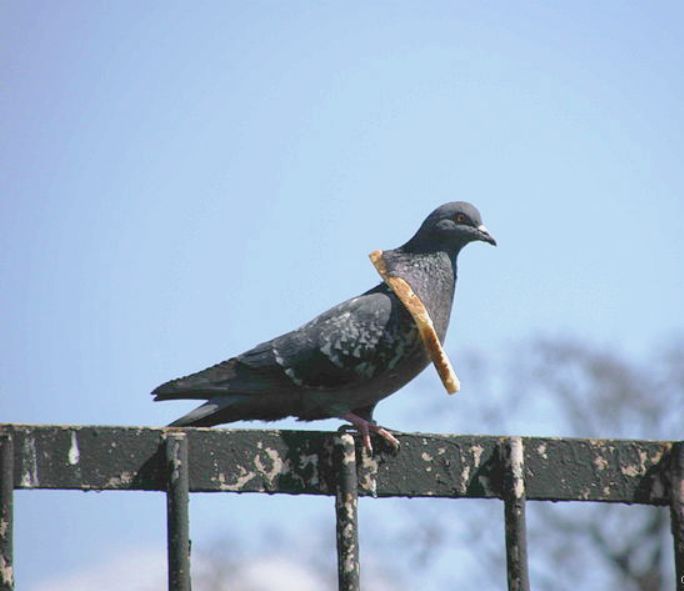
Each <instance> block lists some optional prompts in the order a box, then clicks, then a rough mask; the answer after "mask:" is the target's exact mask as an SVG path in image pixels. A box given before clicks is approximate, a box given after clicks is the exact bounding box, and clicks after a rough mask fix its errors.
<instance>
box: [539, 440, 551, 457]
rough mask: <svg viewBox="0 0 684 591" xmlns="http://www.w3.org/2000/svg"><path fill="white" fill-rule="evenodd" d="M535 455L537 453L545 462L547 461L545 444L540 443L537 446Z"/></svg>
mask: <svg viewBox="0 0 684 591" xmlns="http://www.w3.org/2000/svg"><path fill="white" fill-rule="evenodd" d="M537 453H538V454H539V455H540V456H541V457H542V458H544V459H545V460H548V459H549V456H548V454H547V453H546V443H540V444H539V445H538V446H537Z"/></svg>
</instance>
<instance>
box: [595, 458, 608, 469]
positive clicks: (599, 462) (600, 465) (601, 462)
mask: <svg viewBox="0 0 684 591" xmlns="http://www.w3.org/2000/svg"><path fill="white" fill-rule="evenodd" d="M594 466H596V469H597V470H598V471H599V472H602V471H603V470H605V469H606V468H607V467H608V460H606V458H604V457H603V456H596V457H595V458H594Z"/></svg>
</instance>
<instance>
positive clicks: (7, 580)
mask: <svg viewBox="0 0 684 591" xmlns="http://www.w3.org/2000/svg"><path fill="white" fill-rule="evenodd" d="M13 505H14V446H13V445H12V436H11V435H10V434H4V433H3V434H0V591H12V589H14V565H13V562H12V537H13V532H12V530H13V525H14V523H13V521H14V520H13V509H14V507H13Z"/></svg>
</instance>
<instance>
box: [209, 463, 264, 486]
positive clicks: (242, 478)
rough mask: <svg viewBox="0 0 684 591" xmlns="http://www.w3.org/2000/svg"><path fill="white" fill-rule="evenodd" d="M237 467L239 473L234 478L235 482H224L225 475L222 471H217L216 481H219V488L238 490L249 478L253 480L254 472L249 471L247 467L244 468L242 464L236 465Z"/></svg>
mask: <svg viewBox="0 0 684 591" xmlns="http://www.w3.org/2000/svg"><path fill="white" fill-rule="evenodd" d="M238 469H239V470H240V475H239V476H238V477H237V478H236V480H235V482H232V483H227V482H226V475H225V474H224V473H223V472H219V475H218V482H219V487H220V488H221V490H227V491H239V490H242V489H243V487H244V486H245V484H247V483H248V482H249V481H250V480H253V479H254V478H256V476H257V475H256V472H250V471H248V470H247V469H245V467H244V466H238Z"/></svg>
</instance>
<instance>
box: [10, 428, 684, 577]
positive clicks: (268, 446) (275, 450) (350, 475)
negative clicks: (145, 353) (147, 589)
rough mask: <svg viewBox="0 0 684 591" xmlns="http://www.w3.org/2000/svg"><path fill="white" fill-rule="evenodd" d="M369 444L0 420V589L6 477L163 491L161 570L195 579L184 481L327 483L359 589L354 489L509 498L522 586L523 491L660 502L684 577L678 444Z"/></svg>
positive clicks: (196, 487) (409, 436)
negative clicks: (371, 448) (164, 553)
mask: <svg viewBox="0 0 684 591" xmlns="http://www.w3.org/2000/svg"><path fill="white" fill-rule="evenodd" d="M398 438H399V440H400V442H401V449H400V450H399V451H395V450H393V449H391V448H389V447H387V446H385V444H384V443H383V442H382V441H377V442H376V450H375V453H374V455H373V456H370V455H369V454H368V453H367V452H366V451H365V450H362V449H361V448H360V447H359V444H358V442H356V444H355V440H354V438H353V437H352V436H351V435H350V434H348V433H324V432H315V431H267V430H263V431H262V430H249V431H247V430H223V429H170V428H167V429H153V428H146V427H140V428H136V427H109V426H101V427H100V426H71V425H69V426H54V425H46V426H33V425H12V424H0V591H10V590H12V589H13V586H14V576H13V570H12V528H13V516H12V504H13V491H14V489H75V490H129V491H131V490H157V491H163V492H165V493H166V495H167V523H168V573H169V576H168V582H169V589H170V590H173V591H189V589H190V542H189V540H190V537H189V518H188V498H189V493H191V492H267V493H288V494H315V495H333V496H335V499H336V502H335V509H336V520H337V530H336V531H337V554H338V574H339V588H340V590H344V591H349V590H357V589H359V588H360V582H359V577H360V574H359V540H358V518H357V501H358V495H373V496H378V497H396V496H398V497H449V498H461V497H468V498H489V499H499V500H503V502H504V514H505V523H506V531H505V538H506V558H507V573H508V588H509V589H511V590H525V589H529V576H528V567H527V544H526V535H525V503H526V501H527V500H536V501H603V502H609V503H630V504H631V503H638V504H645V505H669V506H670V509H671V519H672V532H673V537H674V552H675V568H676V581H677V585H678V588H679V589H684V443H680V442H667V441H635V440H604V439H556V438H538V437H492V436H474V435H429V434H422V433H404V434H399V435H398Z"/></svg>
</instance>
